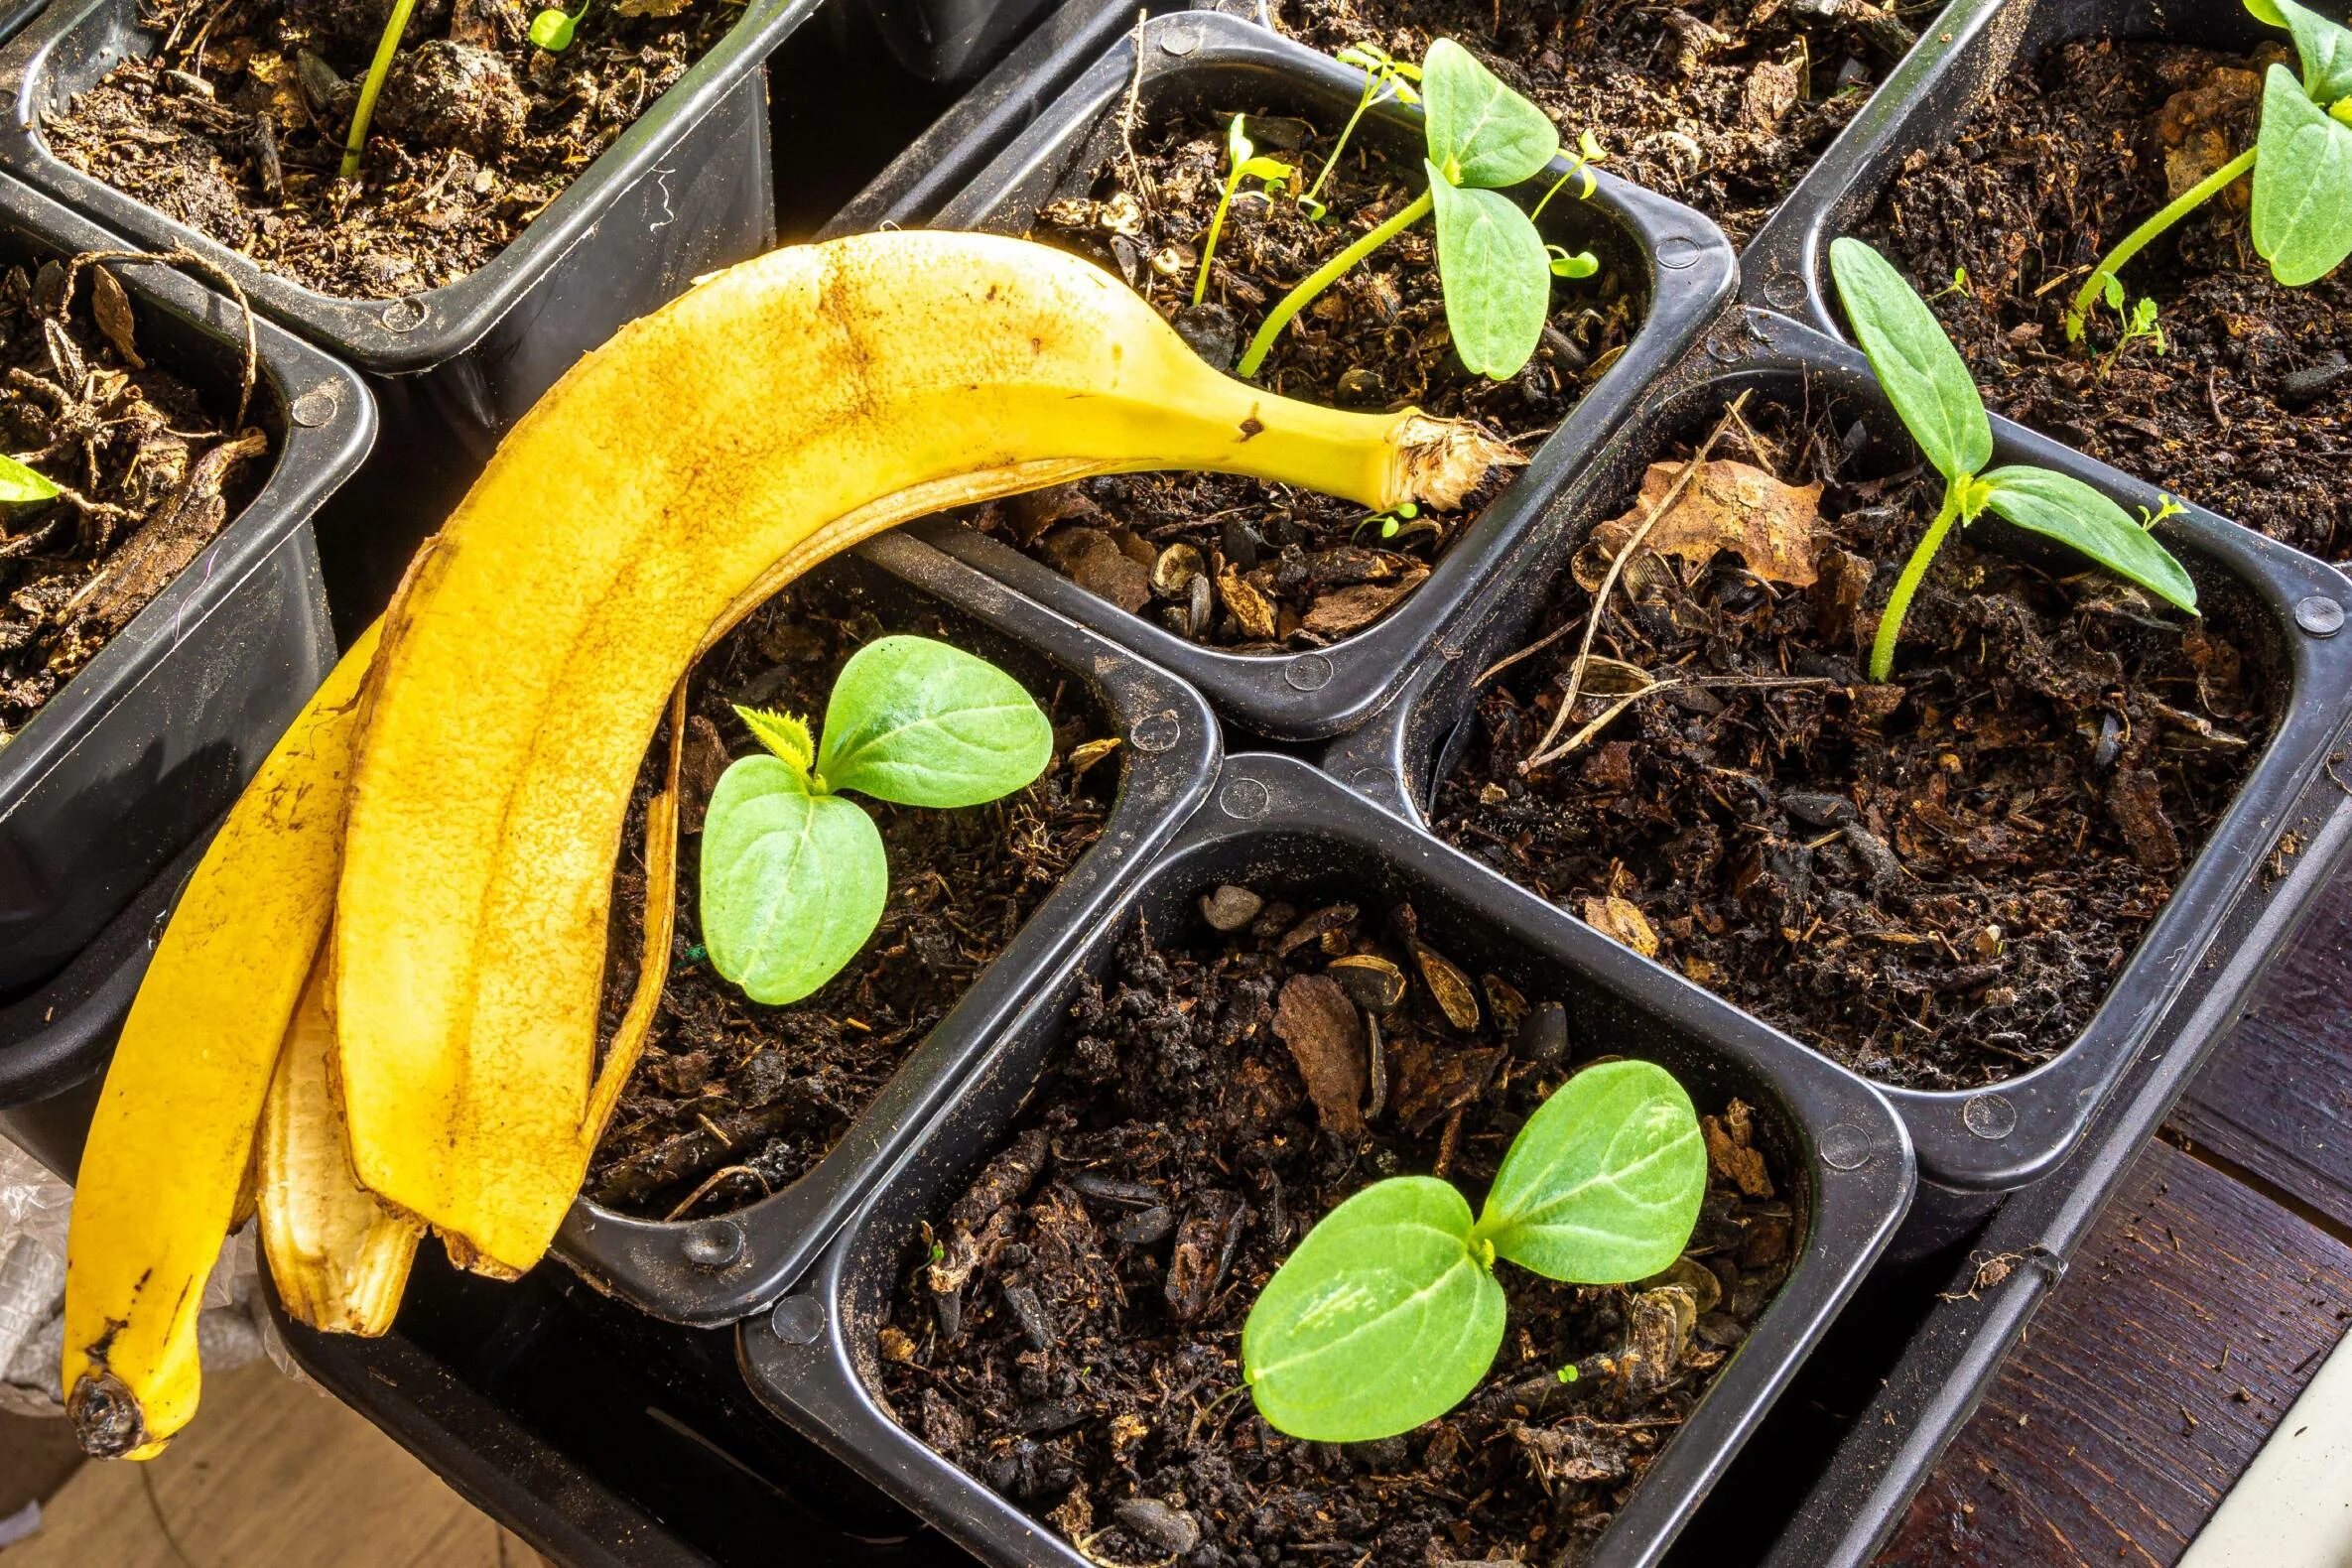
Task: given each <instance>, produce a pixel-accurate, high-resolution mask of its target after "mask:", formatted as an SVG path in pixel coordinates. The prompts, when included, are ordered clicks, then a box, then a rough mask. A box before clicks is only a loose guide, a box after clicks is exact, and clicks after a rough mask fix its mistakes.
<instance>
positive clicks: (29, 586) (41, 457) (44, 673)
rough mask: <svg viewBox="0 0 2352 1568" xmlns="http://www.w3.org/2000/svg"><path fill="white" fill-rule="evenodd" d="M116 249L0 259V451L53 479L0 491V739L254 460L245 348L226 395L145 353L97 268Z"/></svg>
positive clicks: (125, 614) (237, 490)
mask: <svg viewBox="0 0 2352 1568" xmlns="http://www.w3.org/2000/svg"><path fill="white" fill-rule="evenodd" d="M120 264H121V263H120V262H119V261H117V262H98V261H95V260H93V259H92V258H91V257H90V256H87V255H84V256H77V257H72V258H68V259H66V260H65V261H63V262H59V261H51V262H47V263H44V264H43V265H42V266H41V267H40V268H39V270H38V271H29V270H27V269H26V268H24V267H22V266H15V267H10V268H9V269H8V270H7V271H6V272H5V273H4V274H0V358H4V359H5V367H6V371H7V374H6V376H5V377H4V378H0V450H4V451H6V452H7V453H9V454H10V455H11V456H13V457H17V458H18V459H19V460H20V461H23V462H25V463H26V464H28V465H29V466H31V467H32V468H34V469H35V470H36V471H38V472H39V473H40V474H41V475H42V476H43V477H44V478H47V479H49V480H50V481H51V482H53V483H55V484H58V485H60V486H62V487H63V488H64V489H65V492H66V493H65V494H63V495H60V496H58V497H57V498H55V499H52V500H48V501H41V502H35V503H32V504H28V505H19V506H0V514H5V515H0V744H5V743H6V741H7V740H8V738H9V737H11V736H13V735H14V734H15V733H16V732H17V731H18V730H20V729H22V728H23V727H24V726H25V724H26V723H27V722H28V721H29V720H30V719H32V717H33V716H34V715H35V714H37V713H39V712H40V710H41V708H42V705H44V704H45V703H47V702H48V701H49V700H50V698H52V697H54V696H55V695H57V692H58V690H59V688H61V687H63V686H64V685H65V683H66V682H67V681H69V680H71V679H72V678H73V675H74V673H75V672H76V671H78V670H80V669H81V668H82V666H84V665H86V664H87V663H89V661H90V660H91V658H93V657H94V656H95V655H96V654H97V652H98V650H99V649H101V648H103V647H104V646H105V645H106V643H107V641H108V640H109V639H111V638H112V637H113V636H114V634H115V633H117V632H119V631H121V630H122V628H123V627H124V626H126V625H128V624H129V623H130V620H131V617H132V616H134V615H136V614H137V613H138V612H139V611H140V610H141V609H142V608H144V607H145V606H146V604H147V602H148V601H149V600H150V599H152V598H154V597H155V595H156V594H157V593H159V592H161V591H162V590H163V588H164V587H165V586H166V585H167V584H169V583H170V582H171V581H172V579H173V578H174V577H176V576H177V575H178V574H179V572H180V570H181V568H183V567H185V566H187V565H188V563H189V562H191V561H193V560H195V559H196V554H197V553H198V552H199V551H201V550H202V549H203V548H204V547H205V546H206V545H208V544H210V543H211V542H212V540H213V539H214V538H215V537H216V536H217V535H218V534H219V532H220V530H221V527H222V526H223V525H224V524H225V523H226V522H227V521H228V519H229V518H230V517H232V516H234V515H235V514H236V513H237V512H238V511H239V510H240V509H241V508H242V507H243V506H244V505H245V503H246V502H247V501H249V500H250V499H251V498H252V495H253V493H254V491H255V490H256V489H257V488H258V487H259V484H260V481H261V479H262V477H263V475H264V474H265V473H266V472H267V458H268V456H269V452H270V441H269V438H268V436H267V435H266V434H264V433H263V432H262V431H260V430H258V429H255V428H250V427H246V426H243V425H242V424H241V421H242V420H244V419H245V418H246V417H247V416H248V415H249V413H250V408H249V406H242V405H249V403H250V389H251V374H252V367H251V363H250V360H249V361H248V364H247V372H246V380H245V393H244V395H243V396H241V397H240V396H237V395H232V396H230V397H228V398H226V399H213V398H209V397H206V396H203V395H200V394H198V392H197V391H196V388H195V387H194V386H193V385H191V384H190V383H189V382H187V381H184V380H182V379H181V378H180V377H179V376H177V375H175V374H173V373H172V371H171V370H170V369H168V368H166V367H165V366H163V365H160V364H158V363H155V362H154V361H153V360H152V359H150V357H149V355H150V354H152V353H154V352H155V351H156V345H155V344H154V343H152V342H144V343H143V342H142V339H141V337H140V334H139V330H138V324H137V322H136V320H135V318H134V316H133V313H132V308H131V304H130V298H129V296H128V294H127V293H126V292H125V291H124V289H123V286H122V284H121V283H120V282H119V281H118V280H117V279H116V278H115V276H114V274H113V272H112V271H110V270H109V268H110V267H112V266H116V265H120ZM68 284H70V288H71V293H72V298H71V300H70V301H69V302H68V301H67V300H66V290H67V287H68ZM68 305H69V307H70V308H69V309H66V308H64V307H66V306H68Z"/></svg>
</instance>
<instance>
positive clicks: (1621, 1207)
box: [1241, 1061, 1707, 1443]
mask: <svg viewBox="0 0 2352 1568" xmlns="http://www.w3.org/2000/svg"><path fill="white" fill-rule="evenodd" d="M1706 1192H1707V1150H1706V1146H1705V1144H1704V1143H1703V1142H1702V1141H1701V1139H1700V1136H1699V1119H1698V1115H1697V1113H1696V1112H1695V1111H1693V1110H1692V1109H1691V1103H1690V1097H1689V1096H1688V1095H1687V1094H1685V1093H1683V1089H1682V1086H1681V1085H1680V1084H1678V1083H1676V1082H1675V1081H1674V1077H1673V1075H1672V1074H1670V1073H1668V1072H1666V1071H1665V1069H1663V1068H1661V1067H1657V1066H1655V1065H1654V1064H1652V1063H1648V1062H1635V1061H1620V1062H1605V1063H1603V1064H1601V1065H1599V1066H1597V1067H1589V1068H1587V1069H1585V1070H1584V1071H1583V1072H1581V1073H1579V1074H1577V1075H1576V1076H1575V1077H1574V1078H1571V1079H1570V1080H1568V1082H1567V1083H1565V1084H1563V1085H1561V1086H1560V1088H1559V1089H1558V1090H1557V1091H1555V1092H1554V1093H1553V1095H1552V1097H1551V1098H1550V1099H1549V1100H1546V1101H1545V1102H1544V1103H1543V1105H1542V1106H1541V1107H1539V1108H1538V1109H1537V1110H1536V1112H1535V1114H1534V1115H1532V1116H1529V1117H1528V1118H1527V1124H1526V1125H1525V1126H1523V1127H1521V1128H1520V1129H1519V1134H1518V1136H1517V1137H1516V1138H1514V1139H1512V1141H1511V1145H1510V1148H1509V1151H1508V1152H1506V1153H1505V1154H1504V1155H1503V1166H1502V1168H1501V1169H1500V1170H1498V1171H1497V1172H1496V1173H1495V1183H1494V1185H1493V1186H1492V1187H1491V1188H1489V1189H1488V1192H1487V1201H1486V1205H1485V1207H1484V1209H1483V1210H1482V1211H1481V1212H1480V1213H1479V1215H1478V1217H1477V1218H1476V1219H1473V1218H1472V1217H1471V1213H1470V1204H1469V1202H1468V1201H1467V1200H1466V1199H1464V1198H1463V1196H1462V1194H1461V1192H1460V1191H1459V1190H1457V1189H1456V1188H1455V1187H1454V1186H1453V1184H1452V1183H1450V1182H1445V1181H1441V1180H1439V1179H1438V1178H1436V1177H1434V1176H1395V1177H1391V1178H1389V1179H1388V1180H1386V1181H1382V1182H1375V1183H1373V1184H1372V1186H1370V1187H1367V1188H1365V1189H1364V1191H1362V1192H1360V1193H1358V1194H1356V1195H1355V1196H1354V1197H1353V1198H1350V1199H1349V1200H1347V1202H1345V1203H1343V1204H1341V1205H1340V1206H1339V1207H1338V1208H1336V1209H1334V1210H1332V1211H1331V1213H1329V1214H1327V1215H1325V1216H1324V1217H1323V1219H1322V1221H1321V1223H1319V1224H1318V1225H1317V1226H1316V1227H1315V1229H1314V1230H1312V1231H1310V1232H1308V1233H1307V1237H1306V1240H1305V1241H1301V1242H1299V1244H1298V1248H1297V1250H1295V1251H1293V1252H1292V1253H1291V1254H1290V1256H1289V1257H1288V1258H1287V1259H1286V1260H1285V1261H1284V1262H1283V1264H1282V1266H1281V1267H1280V1268H1278V1269H1276V1270H1275V1271H1274V1277H1273V1278H1272V1279H1269V1280H1267V1281H1266V1286H1265V1289H1264V1290H1263V1291H1262V1292H1260V1293H1259V1295H1258V1298H1257V1301H1256V1303H1255V1304H1254V1305H1253V1306H1251V1307H1250V1309H1249V1319H1248V1322H1247V1323H1245V1324H1244V1325H1243V1326H1242V1329H1241V1375H1242V1379H1243V1381H1244V1382H1245V1383H1246V1385H1247V1386H1248V1389H1249V1393H1250V1397H1251V1398H1252V1399H1254V1400H1255V1401H1256V1402H1257V1408H1258V1413H1259V1414H1261V1415H1263V1416H1264V1417H1265V1418H1266V1420H1267V1422H1268V1423H1269V1424H1271V1425H1272V1426H1274V1427H1275V1428H1277V1429H1278V1430H1280V1431H1284V1432H1287V1433H1289V1434H1290V1435H1291V1436H1293V1437H1296V1438H1302V1439H1305V1440H1307V1441H1310V1442H1318V1443H1362V1442H1371V1441H1372V1440H1374V1439H1377V1438H1383V1437H1393V1436H1395V1435H1396V1434H1397V1433H1399V1432H1409V1431H1411V1430H1412V1429H1413V1428H1414V1427H1416V1426H1419V1425H1420V1424H1421V1423H1422V1422H1424V1421H1430V1420H1434V1419H1436V1418H1437V1417H1438V1416H1441V1415H1443V1414H1445V1413H1446V1412H1447V1411H1448V1410H1451V1409H1452V1408H1453V1407H1454V1406H1455V1405H1457V1404H1459V1403H1461V1402H1462V1400H1463V1399H1464V1398H1465V1397H1467V1396H1468V1395H1469V1393H1470V1392H1471V1390H1473V1389H1474V1388H1476V1387H1477V1386H1478V1385H1479V1381H1480V1379H1482V1378H1484V1377H1485V1376H1486V1374H1487V1370H1488V1369H1489V1368H1490V1367H1492V1366H1493V1365H1494V1362H1495V1353H1496V1352H1497V1351H1498V1350H1499V1349H1501V1347H1502V1345H1503V1286H1502V1285H1501V1283H1499V1282H1498V1281H1497V1280H1496V1278H1495V1260H1496V1259H1497V1258H1499V1257H1506V1258H1509V1259H1510V1260H1511V1261H1512V1262H1514V1263H1516V1264H1518V1265H1519V1266H1520V1267H1521V1268H1525V1269H1528V1270H1531V1271H1532V1272H1534V1273H1538V1274H1541V1275H1543V1276H1544V1277H1545V1278H1547V1279H1557V1280H1563V1281H1566V1282H1568V1283H1571V1284H1585V1285H1607V1284H1617V1283H1621V1282H1623V1281H1626V1280H1633V1279H1645V1278H1647V1277H1648V1276H1649V1275H1651V1274H1654V1273H1656V1272H1658V1271H1659V1270H1660V1269H1662V1268H1664V1267H1666V1265H1668V1264H1669V1263H1671V1262H1673V1261H1674V1259H1675V1258H1677V1257H1679V1256H1680V1255H1681V1254H1682V1249H1683V1247H1684V1246H1686V1245H1688V1244H1689V1242H1690V1235H1691V1229H1692V1227H1694V1226H1695V1225H1696V1224H1697V1223H1698V1218H1699V1203H1700V1200H1701V1199H1702V1198H1704V1197H1705V1196H1706Z"/></svg>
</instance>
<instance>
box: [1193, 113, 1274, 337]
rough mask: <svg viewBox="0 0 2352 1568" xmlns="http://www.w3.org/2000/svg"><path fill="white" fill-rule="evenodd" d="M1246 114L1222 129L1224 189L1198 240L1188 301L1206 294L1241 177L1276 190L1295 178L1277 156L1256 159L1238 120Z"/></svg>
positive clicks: (1203, 297) (1200, 299) (1244, 116)
mask: <svg viewBox="0 0 2352 1568" xmlns="http://www.w3.org/2000/svg"><path fill="white" fill-rule="evenodd" d="M1247 118H1248V116H1247V115H1242V114H1237V115H1235V116H1234V123H1233V124H1232V125H1230V126H1228V127H1227V128H1226V133H1225V150H1226V155H1227V159H1228V162H1229V163H1230V165H1231V167H1230V169H1229V170H1228V172H1227V174H1226V177H1225V190H1224V192H1223V193H1221V194H1220V195H1219V196H1218V197H1217V210H1216V211H1215V212H1212V213H1211V214H1210V215H1209V237H1208V238H1207V239H1206V240H1204V241H1202V243H1201V275H1200V276H1199V277H1198V278H1196V279H1194V280H1193V286H1192V303H1193V304H1195V305H1198V304H1200V303H1201V302H1202V301H1203V300H1205V299H1207V298H1208V297H1209V263H1210V262H1211V261H1212V260H1213V259H1214V258H1215V257H1216V255H1217V236H1218V235H1220V234H1222V233H1224V232H1225V214H1226V210H1227V209H1228V208H1229V207H1231V206H1232V205H1233V204H1234V193H1235V192H1237V191H1239V190H1241V182H1242V181H1244V180H1257V181H1259V182H1261V183H1262V184H1264V185H1265V187H1266V188H1267V189H1268V190H1270V191H1279V190H1280V189H1281V188H1282V187H1284V186H1286V185H1289V184H1290V183H1292V182H1293V181H1294V180H1296V179H1297V178H1298V171H1297V170H1296V169H1293V168H1292V167H1291V166H1290V165H1288V164H1286V163H1283V162H1281V161H1280V160H1279V159H1273V158H1260V157H1258V156H1257V149H1256V148H1255V147H1253V146H1251V145H1250V142H1249V137H1248V135H1247V133H1246V132H1245V131H1244V130H1243V129H1242V122H1243V121H1244V120H1246V119H1247Z"/></svg>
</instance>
